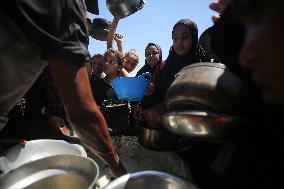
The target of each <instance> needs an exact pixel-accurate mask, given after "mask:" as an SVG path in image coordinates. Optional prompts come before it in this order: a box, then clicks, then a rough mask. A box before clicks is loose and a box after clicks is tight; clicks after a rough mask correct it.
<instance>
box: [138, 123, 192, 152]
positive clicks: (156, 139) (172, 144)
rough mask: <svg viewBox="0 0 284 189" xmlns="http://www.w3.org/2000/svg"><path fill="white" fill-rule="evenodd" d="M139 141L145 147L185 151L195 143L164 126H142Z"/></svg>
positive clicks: (155, 149) (156, 149)
mask: <svg viewBox="0 0 284 189" xmlns="http://www.w3.org/2000/svg"><path fill="white" fill-rule="evenodd" d="M138 142H139V143H140V144H141V145H142V146H143V147H145V148H147V149H149V150H154V151H168V150H171V151H183V150H186V149H188V148H190V147H191V146H192V145H194V142H192V141H191V140H188V139H187V138H185V137H182V136H178V135H176V134H174V133H171V132H169V131H168V130H166V129H164V128H163V127H162V126H161V127H160V128H159V129H152V128H147V127H143V126H142V127H141V126H140V127H139V128H138Z"/></svg>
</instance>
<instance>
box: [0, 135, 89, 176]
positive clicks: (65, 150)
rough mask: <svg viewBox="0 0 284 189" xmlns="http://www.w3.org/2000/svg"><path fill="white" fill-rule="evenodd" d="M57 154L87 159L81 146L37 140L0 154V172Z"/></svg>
mask: <svg viewBox="0 0 284 189" xmlns="http://www.w3.org/2000/svg"><path fill="white" fill-rule="evenodd" d="M58 154H74V155H80V156H84V157H87V153H86V151H85V150H84V148H83V147H82V146H81V145H78V144H70V143H67V142H65V141H63V140H50V139H39V140H31V141H28V142H27V143H25V144H17V145H14V146H12V147H10V148H9V149H8V150H7V151H5V152H4V153H2V154H1V157H0V170H1V171H3V172H8V171H10V170H12V169H15V168H17V167H19V166H21V165H23V164H25V163H28V162H31V161H34V160H37V159H41V158H45V157H48V156H53V155H58Z"/></svg>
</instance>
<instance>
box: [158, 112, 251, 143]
mask: <svg viewBox="0 0 284 189" xmlns="http://www.w3.org/2000/svg"><path fill="white" fill-rule="evenodd" d="M162 121H163V124H164V127H166V128H167V129H168V130H169V131H171V132H173V133H175V134H177V135H182V136H186V137H189V138H191V139H197V140H211V141H223V140H233V139H234V138H235V136H237V133H238V131H239V130H240V129H242V126H244V125H246V124H247V121H246V120H244V119H241V118H238V117H234V116H230V115H226V114H218V113H210V112H204V111H187V112H170V113H166V114H165V115H164V116H163V119H162Z"/></svg>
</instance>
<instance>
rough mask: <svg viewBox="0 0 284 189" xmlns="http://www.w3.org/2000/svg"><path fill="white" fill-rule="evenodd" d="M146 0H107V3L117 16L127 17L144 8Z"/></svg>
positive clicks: (112, 12)
mask: <svg viewBox="0 0 284 189" xmlns="http://www.w3.org/2000/svg"><path fill="white" fill-rule="evenodd" d="M145 3H146V0H107V1H106V5H107V8H108V9H109V11H110V12H111V14H112V15H113V16H114V17H115V18H119V19H121V18H125V17H127V16H129V15H131V14H134V13H135V12H136V11H138V10H140V9H142V8H143V6H144V4H145Z"/></svg>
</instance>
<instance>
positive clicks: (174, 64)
mask: <svg viewBox="0 0 284 189" xmlns="http://www.w3.org/2000/svg"><path fill="white" fill-rule="evenodd" d="M172 40H173V45H172V47H171V49H170V52H169V55H168V57H167V59H166V61H165V65H164V67H163V69H162V71H161V74H160V77H159V78H160V83H159V85H158V86H157V87H156V88H155V92H154V93H155V95H157V96H158V98H156V99H159V101H158V102H157V103H160V102H162V101H163V100H164V98H165V94H166V92H167V90H168V88H169V86H170V85H171V83H172V82H173V81H174V79H175V75H176V74H177V73H178V72H179V70H181V69H182V68H184V67H185V66H187V65H190V64H193V63H197V62H200V55H199V45H198V28H197V25H196V24H195V22H193V21H192V20H190V19H181V20H179V21H178V22H177V23H176V24H175V25H174V27H173V30H172Z"/></svg>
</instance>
